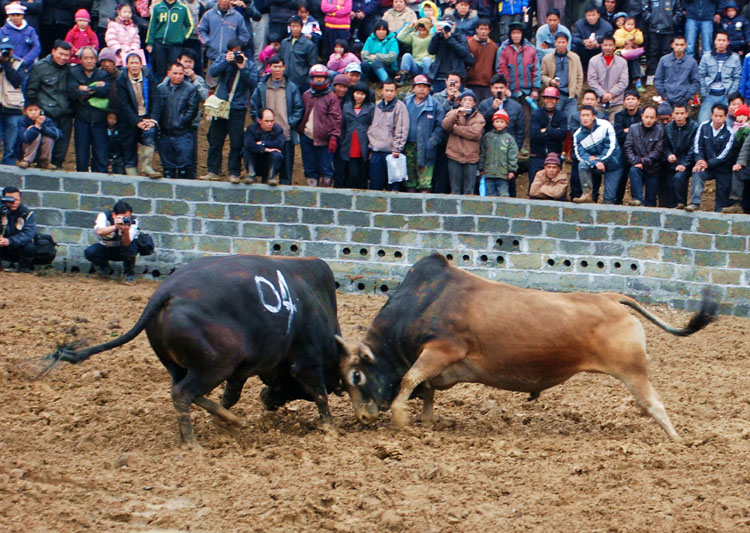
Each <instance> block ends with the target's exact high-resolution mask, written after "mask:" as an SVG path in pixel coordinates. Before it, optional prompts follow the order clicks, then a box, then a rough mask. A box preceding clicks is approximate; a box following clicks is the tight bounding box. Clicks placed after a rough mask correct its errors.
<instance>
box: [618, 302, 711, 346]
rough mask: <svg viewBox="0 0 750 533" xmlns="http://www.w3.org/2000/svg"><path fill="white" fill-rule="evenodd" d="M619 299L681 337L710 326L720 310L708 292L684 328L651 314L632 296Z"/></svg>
mask: <svg viewBox="0 0 750 533" xmlns="http://www.w3.org/2000/svg"><path fill="white" fill-rule="evenodd" d="M617 301H618V302H619V303H621V304H623V305H627V306H628V307H630V308H632V309H635V310H636V311H638V312H639V313H640V314H642V315H643V316H644V317H646V319H647V320H649V321H650V322H651V323H653V324H655V325H657V326H659V327H660V328H661V329H663V330H664V331H666V332H667V333H671V334H672V335H677V336H680V337H687V336H688V335H692V334H693V333H695V332H696V331H699V330H701V329H703V328H705V327H706V326H708V325H709V324H710V323H711V322H713V321H714V320H716V315H717V313H718V310H719V306H718V304H717V303H716V302H715V301H712V300H711V299H710V298H709V296H708V294H706V295H705V296H704V298H703V303H702V304H701V308H700V309H699V310H698V311H697V312H696V313H695V314H694V315H693V316H692V317H690V322H688V325H687V326H685V327H684V328H676V327H674V326H671V325H669V324H667V323H666V322H664V321H663V320H661V319H660V318H659V317H657V316H656V315H653V314H651V313H650V312H649V311H647V310H646V309H644V308H643V307H641V305H640V304H639V303H638V302H636V301H635V300H634V299H632V298H629V297H627V296H622V295H619V298H618V299H617Z"/></svg>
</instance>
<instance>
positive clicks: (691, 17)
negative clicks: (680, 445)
mask: <svg viewBox="0 0 750 533" xmlns="http://www.w3.org/2000/svg"><path fill="white" fill-rule="evenodd" d="M717 4H718V2H717V0H684V6H683V7H684V8H685V16H686V17H687V20H686V21H685V37H686V38H687V55H689V56H690V57H693V56H694V55H695V45H696V41H697V39H698V31H699V30H700V34H701V45H702V47H703V54H706V53H708V52H710V51H711V41H712V38H713V31H714V14H715V13H717V12H718V5H717ZM709 114H710V110H709Z"/></svg>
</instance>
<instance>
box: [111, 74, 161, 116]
mask: <svg viewBox="0 0 750 533" xmlns="http://www.w3.org/2000/svg"><path fill="white" fill-rule="evenodd" d="M142 76H143V91H144V92H145V93H146V94H145V96H146V98H144V101H145V104H146V114H145V115H143V116H142V117H139V116H138V104H137V103H136V99H135V93H134V92H133V86H132V84H131V83H130V80H129V79H128V71H127V70H125V69H123V71H122V72H121V73H120V75H119V76H118V77H117V99H118V100H119V107H118V109H117V122H118V124H119V125H120V126H121V127H122V128H135V127H136V125H137V124H138V123H139V122H140V121H141V119H142V118H151V114H152V113H151V111H152V109H153V105H154V100H155V99H156V86H157V83H156V78H155V77H154V75H153V74H152V73H151V70H150V69H149V68H146V67H144V68H143V72H142Z"/></svg>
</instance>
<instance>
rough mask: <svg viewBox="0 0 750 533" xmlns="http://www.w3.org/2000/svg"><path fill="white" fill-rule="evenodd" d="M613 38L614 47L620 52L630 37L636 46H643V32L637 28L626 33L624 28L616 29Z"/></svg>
mask: <svg viewBox="0 0 750 533" xmlns="http://www.w3.org/2000/svg"><path fill="white" fill-rule="evenodd" d="M614 37H615V46H616V47H617V49H618V50H622V49H623V48H624V47H625V42H626V41H627V40H628V39H630V38H631V37H632V38H633V42H634V43H635V45H636V46H641V45H642V44H643V32H642V31H641V30H639V29H638V28H635V29H634V30H633V31H628V30H626V29H625V28H617V30H615V35H614Z"/></svg>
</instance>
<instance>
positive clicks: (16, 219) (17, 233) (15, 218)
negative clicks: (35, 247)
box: [2, 119, 49, 248]
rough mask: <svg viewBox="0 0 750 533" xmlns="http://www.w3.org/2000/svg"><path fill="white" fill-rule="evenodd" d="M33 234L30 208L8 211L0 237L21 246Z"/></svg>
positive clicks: (15, 245)
mask: <svg viewBox="0 0 750 533" xmlns="http://www.w3.org/2000/svg"><path fill="white" fill-rule="evenodd" d="M48 120H49V119H48ZM21 219H23V222H21ZM35 235H36V220H35V218H34V212H33V211H32V210H30V209H29V208H28V207H26V206H25V205H23V204H21V205H19V206H18V209H16V210H15V211H11V212H10V213H8V221H7V223H6V224H5V226H4V227H3V233H2V237H4V238H6V239H8V240H9V241H10V246H11V247H13V248H22V247H24V246H26V245H27V244H29V243H30V242H31V241H32V239H33V238H34V236H35Z"/></svg>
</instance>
